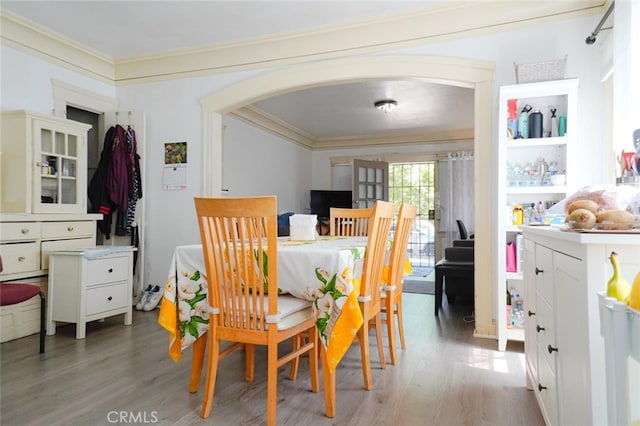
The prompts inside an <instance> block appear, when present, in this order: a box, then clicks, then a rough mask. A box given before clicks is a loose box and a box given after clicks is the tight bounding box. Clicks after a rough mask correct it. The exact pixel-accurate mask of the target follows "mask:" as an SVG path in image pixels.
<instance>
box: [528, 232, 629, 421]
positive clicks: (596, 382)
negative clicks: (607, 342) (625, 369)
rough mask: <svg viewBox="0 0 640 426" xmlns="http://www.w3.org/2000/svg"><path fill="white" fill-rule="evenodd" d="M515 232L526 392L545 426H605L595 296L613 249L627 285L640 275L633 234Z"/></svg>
mask: <svg viewBox="0 0 640 426" xmlns="http://www.w3.org/2000/svg"><path fill="white" fill-rule="evenodd" d="M522 230H523V231H522V232H523V235H524V244H525V249H524V252H525V253H524V287H525V297H524V304H525V305H524V310H525V318H526V320H525V321H526V323H525V336H526V337H525V354H526V360H527V362H526V368H527V387H529V388H530V389H533V391H534V392H535V393H536V399H537V401H538V404H539V406H540V409H541V411H542V414H543V416H544V419H545V422H546V423H547V424H549V425H606V424H607V392H606V368H605V350H604V339H603V337H602V335H601V333H600V315H599V303H598V295H597V293H598V292H601V291H606V286H607V281H608V280H609V278H610V277H611V275H612V267H611V263H610V261H609V255H610V254H611V252H612V251H615V252H616V253H618V259H619V263H620V267H621V272H622V274H623V276H624V277H626V278H627V280H629V282H632V281H633V278H634V277H635V275H636V273H637V272H639V271H640V233H627V234H622V233H579V232H573V231H568V232H566V231H561V230H560V229H558V228H552V227H532V226H524V227H522ZM630 382H634V379H633V378H630ZM639 382H640V377H639V378H636V379H635V383H639Z"/></svg>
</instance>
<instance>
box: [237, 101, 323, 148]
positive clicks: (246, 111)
mask: <svg viewBox="0 0 640 426" xmlns="http://www.w3.org/2000/svg"><path fill="white" fill-rule="evenodd" d="M227 115H229V116H231V117H233V118H237V119H238V120H241V121H244V122H245V123H247V124H250V125H252V126H254V127H257V128H259V129H262V130H264V131H265V132H268V133H271V134H273V135H276V136H278V137H281V138H283V139H285V140H288V141H289V142H293V143H295V144H296V145H300V146H302V147H304V148H308V149H313V147H314V145H315V140H314V139H313V137H312V136H311V135H309V134H308V133H306V132H304V131H302V130H300V129H298V128H296V127H294V126H292V125H290V124H288V123H286V122H285V121H282V120H280V119H279V118H277V117H274V116H273V115H270V114H267V113H266V112H264V111H263V110H261V109H259V108H256V107H253V106H246V107H242V108H238V109H236V110H234V111H232V112H230V113H228V114H227Z"/></svg>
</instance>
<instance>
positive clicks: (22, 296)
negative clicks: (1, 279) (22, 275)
mask: <svg viewBox="0 0 640 426" xmlns="http://www.w3.org/2000/svg"><path fill="white" fill-rule="evenodd" d="M38 293H40V287H38V286H37V285H33V284H8V283H2V284H0V306H7V305H15V304H16V303H20V302H24V301H25V300H29V299H31V298H32V297H34V296H37V295H38Z"/></svg>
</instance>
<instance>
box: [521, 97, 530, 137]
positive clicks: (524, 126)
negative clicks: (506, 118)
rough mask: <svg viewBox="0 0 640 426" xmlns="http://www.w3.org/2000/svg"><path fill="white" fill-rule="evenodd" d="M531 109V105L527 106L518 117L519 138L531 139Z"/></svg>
mask: <svg viewBox="0 0 640 426" xmlns="http://www.w3.org/2000/svg"><path fill="white" fill-rule="evenodd" d="M531 109H532V108H531V105H529V104H526V105H525V106H524V107H523V108H522V111H521V112H520V117H518V136H519V137H520V138H522V139H528V138H529V112H530V111H531Z"/></svg>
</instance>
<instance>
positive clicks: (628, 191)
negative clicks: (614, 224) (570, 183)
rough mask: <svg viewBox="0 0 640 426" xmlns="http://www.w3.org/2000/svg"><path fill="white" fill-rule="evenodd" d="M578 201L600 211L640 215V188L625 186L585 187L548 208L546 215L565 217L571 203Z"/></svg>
mask: <svg viewBox="0 0 640 426" xmlns="http://www.w3.org/2000/svg"><path fill="white" fill-rule="evenodd" d="M578 200H591V201H593V202H595V203H596V204H597V205H598V207H599V208H600V210H611V209H620V210H627V211H628V212H629V213H631V214H634V215H637V214H640V188H634V187H632V186H626V185H591V186H585V187H583V188H582V189H580V190H578V191H576V192H575V193H573V194H572V195H570V196H568V197H567V198H565V199H563V200H561V201H560V202H558V203H557V204H556V205H554V206H552V207H551V208H549V209H548V210H547V213H552V214H553V213H555V214H565V215H567V214H568V213H569V210H568V209H569V206H570V205H571V203H573V202H574V201H578Z"/></svg>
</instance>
